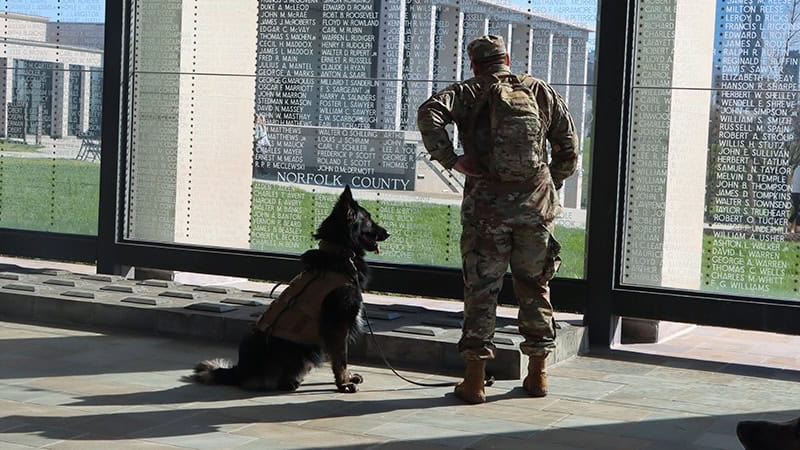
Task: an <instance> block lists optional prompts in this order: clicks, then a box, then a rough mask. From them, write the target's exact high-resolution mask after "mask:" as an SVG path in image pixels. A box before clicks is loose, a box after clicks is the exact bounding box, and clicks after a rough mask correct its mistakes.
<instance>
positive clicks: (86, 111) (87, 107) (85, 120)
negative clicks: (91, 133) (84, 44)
mask: <svg viewBox="0 0 800 450" xmlns="http://www.w3.org/2000/svg"><path fill="white" fill-rule="evenodd" d="M82 67H83V70H82V71H81V98H80V108H81V117H80V131H87V130H88V129H89V117H90V116H91V113H92V111H91V99H92V72H93V70H94V69H92V68H91V67H89V66H82Z"/></svg>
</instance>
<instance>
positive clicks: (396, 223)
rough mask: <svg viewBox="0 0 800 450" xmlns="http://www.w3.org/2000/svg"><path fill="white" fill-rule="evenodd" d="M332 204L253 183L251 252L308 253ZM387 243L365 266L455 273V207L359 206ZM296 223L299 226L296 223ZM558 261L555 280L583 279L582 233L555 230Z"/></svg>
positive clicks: (323, 197) (328, 198) (329, 198)
mask: <svg viewBox="0 0 800 450" xmlns="http://www.w3.org/2000/svg"><path fill="white" fill-rule="evenodd" d="M335 201H336V195H334V194H319V193H311V192H307V191H304V190H301V189H296V188H290V187H284V186H279V185H273V184H268V183H262V182H255V183H253V205H252V211H253V212H252V214H253V224H252V227H251V247H252V248H253V249H255V250H262V251H275V252H282V251H283V252H286V251H288V252H292V253H300V252H303V251H305V250H307V249H310V248H314V247H315V246H316V243H315V242H314V240H313V239H312V238H311V233H312V232H313V230H314V229H315V228H316V226H317V225H318V224H319V223H320V222H321V221H322V219H324V218H325V217H326V216H327V215H328V213H329V212H330V210H331V208H332V207H333V203H334V202H335ZM360 203H361V204H362V205H363V206H364V207H365V208H367V209H368V210H370V212H372V215H373V217H374V218H375V220H376V221H377V222H378V223H380V224H381V225H383V226H384V227H386V228H387V229H388V230H389V233H391V235H392V237H391V238H390V239H389V240H388V241H386V242H385V243H384V244H383V245H382V246H381V253H380V254H379V255H371V256H370V260H373V261H385V262H393V263H405V264H422V265H431V266H444V267H460V266H461V254H460V250H459V239H460V236H461V222H460V221H461V215H460V214H461V213H460V209H459V207H458V206H454V205H442V204H433V203H426V202H412V201H385V200H381V201H370V200H365V201H361V202H360ZM297 218H299V220H297ZM556 238H557V239H558V240H559V242H560V243H561V245H562V252H561V258H562V260H563V262H562V265H561V270H560V271H559V274H558V276H560V277H566V278H583V276H584V261H585V256H584V254H585V251H584V249H585V240H586V233H585V231H584V230H582V229H575V228H564V227H557V228H556Z"/></svg>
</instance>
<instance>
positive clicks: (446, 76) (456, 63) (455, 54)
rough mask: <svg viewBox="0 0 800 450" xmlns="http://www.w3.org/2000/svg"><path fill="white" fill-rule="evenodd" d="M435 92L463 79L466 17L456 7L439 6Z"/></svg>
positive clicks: (434, 68)
mask: <svg viewBox="0 0 800 450" xmlns="http://www.w3.org/2000/svg"><path fill="white" fill-rule="evenodd" d="M437 8H438V17H437V20H436V31H435V33H436V34H435V39H434V44H435V63H434V65H433V79H434V80H437V81H436V83H434V86H433V91H439V90H441V89H442V88H444V87H446V86H447V85H449V84H451V83H453V82H455V81H457V80H460V79H461V48H462V45H461V43H462V41H463V40H464V34H463V28H462V24H463V21H464V15H463V14H462V13H461V12H460V11H459V10H458V8H456V7H450V6H437Z"/></svg>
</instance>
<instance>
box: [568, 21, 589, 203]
mask: <svg viewBox="0 0 800 450" xmlns="http://www.w3.org/2000/svg"><path fill="white" fill-rule="evenodd" d="M588 57H589V52H588V49H587V46H586V39H583V38H580V37H577V36H576V37H572V38H570V53H569V63H568V64H569V84H570V86H569V100H568V102H567V107H568V108H569V111H570V113H571V114H572V119H573V120H574V122H575V131H576V133H577V135H578V170H577V171H576V172H575V174H574V175H572V176H571V177H569V178H567V179H566V180H565V182H564V192H563V194H564V197H563V198H562V201H563V203H564V206H565V207H567V208H580V207H581V191H582V190H581V183H582V174H581V161H582V159H583V139H584V137H585V136H586V132H585V130H584V122H585V117H586V66H587V59H588Z"/></svg>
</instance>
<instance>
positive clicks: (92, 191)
mask: <svg viewBox="0 0 800 450" xmlns="http://www.w3.org/2000/svg"><path fill="white" fill-rule="evenodd" d="M99 193H100V166H99V165H97V164H94V163H90V162H85V161H74V160H69V159H56V160H53V159H39V158H9V157H0V227H3V228H16V229H25V230H35V231H54V232H59V233H76V234H88V235H92V234H97V211H98V205H99Z"/></svg>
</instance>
